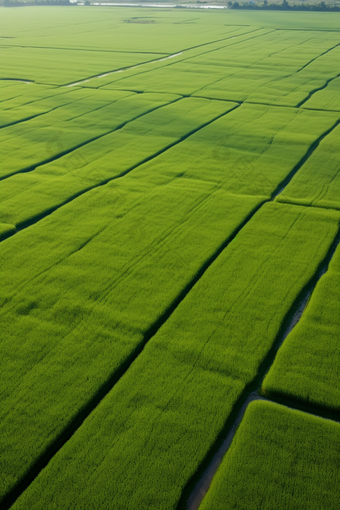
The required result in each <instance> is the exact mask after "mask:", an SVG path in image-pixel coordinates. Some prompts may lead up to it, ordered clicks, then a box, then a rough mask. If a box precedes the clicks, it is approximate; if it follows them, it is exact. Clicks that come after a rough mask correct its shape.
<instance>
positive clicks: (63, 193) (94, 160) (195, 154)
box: [0, 94, 338, 226]
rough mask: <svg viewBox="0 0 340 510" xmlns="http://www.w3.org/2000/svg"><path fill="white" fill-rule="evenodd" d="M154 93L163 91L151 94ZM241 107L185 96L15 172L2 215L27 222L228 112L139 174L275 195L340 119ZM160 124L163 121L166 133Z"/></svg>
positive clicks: (5, 187)
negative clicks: (48, 160)
mask: <svg viewBox="0 0 340 510" xmlns="http://www.w3.org/2000/svg"><path fill="white" fill-rule="evenodd" d="M148 96H149V95H148V94H143V95H139V94H138V95H135V96H132V97H129V98H127V99H126V100H124V101H119V102H118V103H116V106H115V109H114V111H115V113H116V115H117V114H118V107H119V105H122V106H123V105H124V107H126V106H125V105H126V104H128V105H131V106H132V105H134V106H135V108H137V105H138V104H140V103H141V102H142V104H143V101H145V98H146V97H148ZM155 97H160V98H161V99H162V98H163V97H164V96H163V95H160V96H154V95H151V98H154V99H155ZM90 99H91V98H90ZM169 100H170V98H169ZM235 106H236V105H235V103H229V102H220V101H209V100H205V99H199V98H185V99H181V100H180V101H177V102H175V103H173V104H171V105H169V106H165V107H163V108H161V109H158V110H157V111H154V112H151V113H149V114H147V115H145V116H144V117H142V118H141V119H137V120H135V121H133V122H131V123H129V124H128V125H127V126H125V127H124V128H123V129H121V130H119V131H116V132H113V133H111V134H108V135H106V136H104V137H102V138H100V139H99V140H96V141H94V142H92V143H89V144H87V145H86V146H83V147H81V148H79V149H77V150H75V151H72V152H70V153H69V154H67V155H65V156H64V157H61V158H59V159H58V160H56V161H53V162H51V163H48V164H46V165H42V166H40V167H38V168H37V169H35V171H34V172H30V173H26V174H19V175H16V176H12V177H11V178H9V179H7V180H6V181H5V182H3V183H2V187H1V191H0V197H1V202H2V203H1V206H0V217H1V219H2V221H4V222H6V223H12V224H15V225H19V226H20V225H21V224H24V223H25V222H27V221H29V220H31V219H33V218H37V217H39V216H40V215H41V214H44V212H46V211H48V210H50V208H53V207H57V206H58V205H60V204H62V203H64V202H65V201H66V200H68V199H70V198H72V197H74V196H76V195H77V194H79V193H81V192H83V191H84V190H86V189H88V188H90V187H91V186H95V185H98V184H99V183H100V182H103V181H105V179H110V178H113V177H115V176H119V175H121V174H123V173H124V172H126V171H128V170H129V168H133V167H134V166H136V165H140V164H141V163H142V162H143V161H145V159H147V158H148V157H151V156H152V155H156V154H157V152H159V151H161V150H164V149H165V148H166V147H171V145H172V144H174V143H175V142H176V141H180V138H181V137H182V136H185V135H186V134H188V133H190V132H192V131H195V129H198V128H199V127H200V126H202V124H204V123H206V122H209V121H211V120H213V119H214V118H215V117H218V116H219V115H222V114H223V113H227V114H226V115H223V116H222V117H220V118H219V119H218V120H216V121H215V122H212V123H211V124H209V125H208V126H206V127H205V128H203V129H200V130H199V131H197V132H194V133H193V134H192V135H191V136H189V137H188V138H186V139H185V140H183V141H181V143H178V144H176V145H175V146H174V147H172V148H168V150H166V151H165V152H163V153H162V154H160V155H158V156H157V157H155V158H154V159H153V160H152V161H150V162H147V163H145V164H143V165H140V166H138V167H137V168H136V169H135V170H134V171H133V175H131V177H132V179H136V180H138V182H139V183H140V182H141V181H142V182H143V186H146V187H150V186H155V185H158V186H159V185H164V184H166V183H168V182H170V181H171V180H173V179H176V178H178V176H185V178H189V179H194V180H199V181H205V182H208V183H215V184H216V185H219V186H223V188H224V189H225V190H227V191H228V192H230V193H235V194H237V195H239V194H244V195H257V196H261V197H262V196H267V197H269V196H271V195H272V194H273V193H274V192H275V190H276V189H277V188H278V187H279V185H280V183H281V182H282V181H284V179H285V178H286V177H287V175H288V174H289V173H290V172H291V171H292V170H293V168H294V167H295V166H296V165H297V164H298V163H299V161H300V160H301V159H302V158H303V157H304V156H305V154H306V153H307V152H308V150H309V149H310V147H311V145H312V144H313V143H314V142H315V141H316V140H317V138H318V137H320V136H321V135H322V133H323V132H325V131H326V130H327V129H329V128H330V127H331V126H332V124H334V123H335V122H336V120H337V118H338V115H337V114H334V113H329V114H326V115H325V114H323V113H320V112H310V111H306V110H303V111H300V112H299V111H298V110H295V109H291V108H280V109H279V111H277V110H278V109H277V108H273V107H269V106H258V105H242V106H241V107H239V108H237V109H235V111H231V112H230V113H228V110H232V109H233V108H235ZM102 110H103V109H101V111H102ZM95 114H96V112H94V115H95ZM82 119H83V117H81V121H82V122H83V120H82ZM178 119H180V121H178ZM160 124H164V128H163V131H161V130H160ZM145 132H146V133H147V138H146V137H145V136H144V133H145ZM301 133H303V134H301ZM288 148H289V150H288ZM99 154H100V156H99ZM333 194H334V193H333Z"/></svg>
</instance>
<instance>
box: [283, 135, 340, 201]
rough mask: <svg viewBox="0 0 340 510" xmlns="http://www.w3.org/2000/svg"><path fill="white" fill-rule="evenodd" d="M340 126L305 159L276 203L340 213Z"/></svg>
mask: <svg viewBox="0 0 340 510" xmlns="http://www.w3.org/2000/svg"><path fill="white" fill-rule="evenodd" d="M339 140H340V126H337V127H336V128H335V129H334V130H333V131H332V132H331V133H330V134H329V135H328V136H327V137H326V138H325V139H324V140H322V142H321V143H320V145H319V146H318V148H317V149H316V150H315V151H314V153H313V154H312V155H311V156H310V158H308V159H307V161H306V163H305V164H304V165H303V166H302V167H301V169H300V171H299V172H298V173H297V174H296V176H295V177H294V178H293V180H292V181H291V182H290V184H289V185H288V186H287V187H286V188H285V190H284V191H283V192H282V194H280V195H279V196H278V197H277V200H278V201H279V202H289V203H292V204H300V205H308V206H311V205H313V206H317V207H326V208H333V209H340V154H339Z"/></svg>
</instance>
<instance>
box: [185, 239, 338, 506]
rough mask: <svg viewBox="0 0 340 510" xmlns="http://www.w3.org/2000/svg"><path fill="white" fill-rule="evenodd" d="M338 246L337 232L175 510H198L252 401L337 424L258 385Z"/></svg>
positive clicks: (322, 413)
mask: <svg viewBox="0 0 340 510" xmlns="http://www.w3.org/2000/svg"><path fill="white" fill-rule="evenodd" d="M339 242H340V231H339V232H338V234H337V235H336V237H335V239H334V241H333V243H332V245H331V247H330V249H329V251H328V253H327V255H326V257H325V258H324V260H323V261H322V262H321V263H320V264H319V267H318V269H317V271H316V273H315V275H314V276H313V278H312V279H311V280H310V281H309V283H307V285H306V286H305V287H304V289H302V291H301V292H300V294H299V295H298V296H297V298H296V300H295V302H294V304H293V306H292V307H291V309H290V311H289V312H288V314H287V316H286V317H285V319H284V321H283V323H282V326H281V329H280V331H279V333H278V335H277V337H276V340H275V342H274V344H273V345H272V347H271V349H270V351H269V352H268V354H267V356H266V357H265V359H264V360H263V362H262V364H261V365H260V367H259V370H258V372H257V375H256V377H255V378H254V380H253V381H252V382H251V383H250V384H249V385H248V386H247V388H246V389H245V391H244V392H243V394H242V396H241V397H240V398H239V400H238V402H237V403H236V405H235V407H234V410H233V411H232V413H231V415H230V417H229V419H228V420H227V422H226V424H225V427H224V430H223V431H222V433H221V435H220V437H219V438H218V440H217V442H216V443H215V446H214V447H213V448H212V450H211V451H210V452H209V453H208V455H207V456H206V459H205V461H204V462H203V463H202V466H201V469H200V470H199V471H198V472H197V474H196V475H195V476H194V478H193V479H192V480H191V481H190V482H189V483H188V485H187V489H186V490H185V491H184V492H183V496H182V499H181V501H180V502H179V505H178V507H177V510H197V509H198V508H199V506H200V504H201V502H202V500H203V498H204V496H205V495H206V493H207V491H208V489H209V487H210V485H211V483H212V481H213V478H214V476H215V474H216V471H217V469H218V467H219V466H220V464H221V462H222V460H223V457H224V455H225V454H226V453H227V451H228V449H229V447H230V445H231V443H232V440H233V438H234V436H235V434H236V431H237V429H238V426H239V425H240V423H241V421H242V418H243V415H244V413H245V411H246V409H247V407H248V405H249V404H250V402H252V401H254V400H267V401H271V402H276V403H278V404H282V405H284V406H286V407H289V408H291V409H296V410H300V411H303V412H305V413H308V414H312V415H314V416H318V417H320V418H324V419H328V420H333V421H336V422H340V417H339V414H338V413H336V412H332V411H328V410H326V409H324V408H321V407H320V408H318V407H317V406H315V405H308V404H304V403H302V402H298V401H295V400H294V399H292V398H277V397H275V398H272V397H270V398H268V397H267V396H263V395H262V394H261V392H260V388H261V384H262V382H263V380H264V378H265V376H266V374H267V372H268V371H269V369H270V367H271V366H272V364H273V362H274V360H275V357H276V354H277V352H278V350H279V348H280V347H281V345H282V344H283V342H284V340H285V339H286V337H287V336H288V334H289V333H290V332H291V331H292V330H293V329H294V328H295V326H296V325H297V323H298V322H299V321H300V319H301V317H302V314H303V313H304V311H305V309H306V307H307V304H308V301H309V298H310V296H311V295H312V293H313V291H314V289H315V287H316V285H317V283H318V281H319V280H320V278H321V277H322V276H323V275H324V274H325V273H326V272H327V270H328V267H329V264H330V262H331V260H332V257H333V255H334V253H335V251H336V248H337V247H338V245H339Z"/></svg>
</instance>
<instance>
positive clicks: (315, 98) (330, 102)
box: [304, 78, 340, 110]
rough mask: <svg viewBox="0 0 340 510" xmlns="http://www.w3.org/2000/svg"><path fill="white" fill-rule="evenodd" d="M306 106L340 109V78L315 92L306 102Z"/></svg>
mask: <svg viewBox="0 0 340 510" xmlns="http://www.w3.org/2000/svg"><path fill="white" fill-rule="evenodd" d="M304 107H306V108H318V109H320V110H340V78H335V79H334V80H331V81H330V82H329V83H328V85H327V87H325V88H324V89H322V90H319V91H317V92H315V94H313V95H312V97H311V98H310V99H309V100H308V101H306V102H305V104H304Z"/></svg>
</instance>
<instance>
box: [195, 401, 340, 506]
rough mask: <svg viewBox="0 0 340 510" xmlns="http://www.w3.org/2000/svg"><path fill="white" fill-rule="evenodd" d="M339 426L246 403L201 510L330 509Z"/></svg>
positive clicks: (336, 473)
mask: <svg viewBox="0 0 340 510" xmlns="http://www.w3.org/2000/svg"><path fill="white" fill-rule="evenodd" d="M339 448H340V424H339V423H335V422H331V421H329V420H325V419H322V418H317V417H315V416H312V415H308V414H305V413H302V412H300V411H293V410H291V409H288V408H286V407H283V406H279V405H277V404H273V403H271V402H263V401H258V402H252V403H251V404H249V407H248V409H247V410H246V413H245V416H244V419H243V420H242V423H241V425H240V427H239V430H238V431H237V434H236V436H235V438H234V441H233V443H232V445H231V447H230V449H229V451H228V453H227V455H226V456H225V458H224V459H223V462H222V464H221V466H220V468H219V470H218V472H217V474H216V477H215V478H214V481H213V483H212V485H211V487H210V489H209V491H208V493H207V495H206V497H205V498H204V500H203V503H202V505H201V506H200V509H202V510H225V509H226V508H238V509H240V510H258V509H259V508H261V510H272V509H273V508H275V509H277V510H287V509H288V508H289V509H293V508H299V509H302V508H308V509H309V510H321V509H324V508H327V509H329V510H336V509H337V508H338V506H339V502H338V497H337V496H338V494H337V492H338V491H337V489H336V490H335V491H334V488H335V487H338V484H339V476H340V472H339V458H338V452H339Z"/></svg>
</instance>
